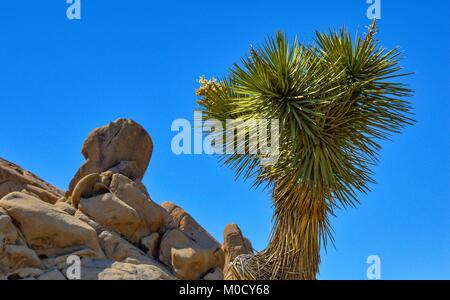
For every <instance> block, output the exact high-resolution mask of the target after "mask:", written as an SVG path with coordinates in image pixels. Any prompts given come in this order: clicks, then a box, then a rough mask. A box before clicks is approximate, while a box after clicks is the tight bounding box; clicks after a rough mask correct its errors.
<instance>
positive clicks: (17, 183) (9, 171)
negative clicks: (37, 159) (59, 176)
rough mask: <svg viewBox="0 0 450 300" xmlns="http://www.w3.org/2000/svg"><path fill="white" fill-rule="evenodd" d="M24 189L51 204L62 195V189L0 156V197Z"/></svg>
mask: <svg viewBox="0 0 450 300" xmlns="http://www.w3.org/2000/svg"><path fill="white" fill-rule="evenodd" d="M24 190H25V191H27V192H29V193H32V194H34V195H36V196H37V197H38V198H39V199H41V200H42V201H45V202H48V203H52V204H53V203H55V202H56V201H57V200H58V199H59V198H61V197H62V196H63V195H64V192H63V191H61V190H60V189H58V188H56V187H54V186H52V185H51V184H49V183H47V182H45V181H44V180H42V179H40V178H39V177H37V176H36V175H34V174H33V173H31V172H28V171H26V170H24V169H22V168H21V167H19V166H18V165H15V164H13V163H11V162H9V161H7V160H4V159H2V158H0V199H1V198H3V197H4V196H6V195H8V194H9V193H11V192H17V191H19V192H20V191H24Z"/></svg>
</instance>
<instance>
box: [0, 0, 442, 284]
mask: <svg viewBox="0 0 450 300" xmlns="http://www.w3.org/2000/svg"><path fill="white" fill-rule="evenodd" d="M381 1H382V2H381V9H382V10H381V13H382V15H381V17H382V19H381V20H380V21H379V35H378V38H379V40H380V41H381V44H383V45H384V46H386V47H395V46H400V47H401V49H402V50H403V52H404V60H403V62H402V64H403V66H404V67H405V69H406V70H407V71H414V72H416V74H415V75H414V76H411V77H410V78H408V79H406V82H408V83H409V84H410V85H411V87H412V88H413V89H414V90H415V91H416V93H415V96H414V98H412V99H411V101H412V102H413V105H414V107H415V113H416V119H417V121H418V122H417V124H416V125H415V126H414V127H409V128H407V129H406V130H404V132H403V133H402V134H401V135H396V136H394V137H393V140H392V141H390V142H384V143H383V146H384V149H383V151H382V152H381V160H380V164H379V166H378V167H377V168H376V169H375V171H376V180H377V181H378V184H377V185H373V186H371V189H372V192H371V193H370V194H369V195H361V197H360V201H361V202H362V205H361V206H360V207H358V208H356V209H348V210H344V211H340V212H339V213H338V216H337V218H334V219H333V220H332V224H333V226H334V229H335V238H336V248H332V247H330V248H328V252H327V253H325V252H324V253H323V256H322V261H323V262H322V265H321V273H320V278H322V279H365V278H366V269H367V267H368V265H367V264H366V258H367V257H368V256H369V255H372V254H375V255H379V256H380V258H381V262H382V271H381V273H382V274H381V276H382V278H384V279H420V278H424V279H442V278H446V279H450V201H449V200H450V188H449V186H450V175H449V174H450V158H449V148H450V147H449V146H450V143H449V133H450V132H449V129H450V126H449V125H450V118H449V114H450V104H449V103H450V102H449V101H450V99H449V98H450V97H449V96H450V88H449V83H450V76H449V67H450V64H449V62H450V61H449V56H448V54H449V50H450V43H449V36H450V30H449V29H450V28H449V27H450V26H449V22H448V17H449V15H448V14H449V11H450V9H449V8H450V4H449V3H448V1H420V2H419V1H406V0H403V1H387V0H381ZM50 2H51V3H50ZM81 5H82V6H81V7H82V12H81V17H82V19H81V20H72V21H70V20H68V19H67V18H66V8H67V7H68V5H67V4H66V3H65V1H64V0H58V1H43V0H42V1H4V3H2V5H1V10H0V39H1V42H0V107H1V122H0V132H1V135H2V142H1V143H0V157H3V158H6V159H8V160H11V161H13V162H16V163H18V164H20V165H21V166H23V167H24V168H26V169H29V170H31V171H33V172H35V173H36V174H38V175H39V176H41V177H43V178H44V179H46V180H47V181H49V182H51V183H53V184H55V185H57V186H58V187H60V188H63V189H65V188H66V187H67V185H68V183H69V181H70V179H71V178H72V176H73V174H74V173H75V171H76V169H77V168H78V166H79V165H80V164H81V163H82V162H83V160H84V159H83V157H82V155H81V154H80V150H81V145H82V142H83V140H84V139H85V138H86V136H87V135H88V134H89V132H90V131H91V130H92V129H93V128H95V127H99V126H102V125H104V124H107V123H108V122H110V121H113V120H115V119H117V118H119V117H126V118H132V119H134V120H136V121H137V122H139V123H140V124H142V125H143V126H144V127H145V128H146V129H147V130H148V132H149V133H150V134H151V136H152V138H153V140H154V144H155V149H154V153H153V157H152V161H151V164H150V166H149V169H148V171H147V174H146V176H145V179H144V183H145V184H146V185H147V187H148V190H149V192H150V194H151V196H152V198H153V199H154V200H155V201H157V202H164V201H168V200H170V201H173V202H175V203H177V204H179V205H181V206H182V207H184V208H185V209H186V210H187V211H188V212H189V213H191V214H192V215H193V216H194V217H195V218H196V219H197V220H198V221H199V222H200V223H201V224H202V225H203V226H204V227H205V228H206V229H207V230H208V231H210V232H211V233H212V234H213V235H214V236H215V237H216V238H217V239H218V240H220V241H221V240H222V230H223V228H224V227H225V225H226V224H227V223H230V222H235V223H238V224H239V226H240V227H241V228H242V230H243V231H244V233H245V235H247V236H248V237H249V238H250V239H251V241H252V242H253V244H254V246H255V248H256V249H259V250H261V249H263V248H264V247H265V245H266V244H267V239H268V235H269V231H270V228H271V223H270V222H271V215H272V209H271V202H270V197H269V195H268V193H267V192H264V191H261V190H250V185H251V182H242V181H237V182H235V181H234V177H233V176H234V175H233V173H232V172H231V171H230V170H229V169H227V168H225V167H220V166H219V165H218V163H217V160H216V158H214V157H210V156H206V155H195V156H194V155H185V156H175V155H174V154H172V152H171V149H170V142H171V139H172V137H173V136H174V133H173V132H171V130H170V127H171V123H172V121H173V120H174V119H177V118H187V119H192V118H193V110H194V109H195V108H196V104H195V101H196V96H195V93H194V91H195V89H196V88H197V86H198V83H197V79H198V78H199V76H200V75H202V74H204V75H206V76H207V77H210V76H222V75H224V74H226V72H227V70H228V68H229V67H230V66H231V64H232V63H234V62H238V60H239V59H240V57H241V56H242V55H244V54H245V53H246V52H247V50H248V47H249V44H258V43H260V42H261V41H262V40H263V39H264V38H265V37H266V36H267V35H272V34H273V33H274V32H276V31H277V30H280V29H281V30H283V31H285V32H286V33H287V34H288V35H289V36H294V35H296V34H298V35H299V37H300V40H301V41H302V42H305V43H309V42H311V41H312V37H313V34H314V31H315V30H319V31H323V30H327V29H328V28H340V27H341V26H346V27H347V28H348V29H349V30H351V32H356V31H357V30H359V31H360V32H364V29H365V26H366V25H368V24H369V23H370V21H369V20H368V19H367V17H366V9H367V7H368V5H367V4H366V1H365V0H353V1H331V0H330V1H325V0H322V1H282V0H279V1H276V2H267V3H266V2H264V1H243V0H241V1H158V2H155V1H148V0H147V1H144V0H139V1H106V0H104V1H99V0H95V1H94V0H82V3H81Z"/></svg>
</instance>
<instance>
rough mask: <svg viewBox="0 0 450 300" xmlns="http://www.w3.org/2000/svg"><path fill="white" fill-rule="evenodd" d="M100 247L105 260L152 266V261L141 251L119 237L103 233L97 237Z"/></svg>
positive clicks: (107, 232) (110, 233)
mask: <svg viewBox="0 0 450 300" xmlns="http://www.w3.org/2000/svg"><path fill="white" fill-rule="evenodd" d="M98 238H99V241H100V245H101V247H102V249H103V251H104V252H105V255H106V257H107V258H109V259H111V260H114V261H118V262H130V261H131V262H134V263H137V264H145V263H149V264H153V263H154V260H153V259H151V258H150V257H148V256H146V255H145V254H144V253H143V252H142V251H141V250H139V249H138V248H136V247H135V246H133V245H132V244H130V243H129V242H127V241H126V240H124V239H122V238H121V237H120V236H119V235H117V234H116V233H113V232H109V231H103V232H102V233H101V234H100V235H99V236H98Z"/></svg>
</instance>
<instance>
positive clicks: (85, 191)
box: [72, 172, 170, 244]
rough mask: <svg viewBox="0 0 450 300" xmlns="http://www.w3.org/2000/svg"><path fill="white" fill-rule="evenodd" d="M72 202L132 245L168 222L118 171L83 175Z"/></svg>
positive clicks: (135, 186) (131, 182)
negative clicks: (84, 176)
mask: <svg viewBox="0 0 450 300" xmlns="http://www.w3.org/2000/svg"><path fill="white" fill-rule="evenodd" d="M72 202H73V204H74V206H77V207H78V208H79V210H80V211H81V212H82V213H83V214H84V215H86V216H87V217H88V218H89V219H91V220H93V221H94V222H95V223H97V224H99V225H100V226H101V227H103V228H105V229H109V230H112V231H115V232H118V233H119V234H121V235H122V236H124V237H126V238H127V239H128V240H129V241H131V242H133V243H135V244H137V243H139V242H140V241H141V239H142V238H143V237H145V236H148V235H150V234H152V233H154V232H162V231H164V228H165V227H166V224H167V223H168V222H169V221H170V216H169V214H168V213H167V212H166V211H165V210H164V209H163V208H162V207H160V206H159V205H157V204H156V203H154V202H153V201H152V200H151V198H150V197H149V196H148V195H147V194H146V193H144V192H143V191H142V189H141V188H140V186H139V184H137V183H136V182H134V181H133V180H131V179H129V178H128V177H125V176H124V175H122V174H119V173H111V172H105V173H102V174H90V175H88V176H86V178H83V179H82V180H81V181H80V182H79V184H78V185H77V186H76V187H75V189H74V192H73V193H72Z"/></svg>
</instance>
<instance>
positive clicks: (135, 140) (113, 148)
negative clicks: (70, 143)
mask: <svg viewBox="0 0 450 300" xmlns="http://www.w3.org/2000/svg"><path fill="white" fill-rule="evenodd" d="M152 152H153V142H152V139H151V138H150V135H149V134H148V133H147V132H146V131H145V129H144V128H142V127H141V126H140V125H139V124H137V123H136V122H134V121H132V120H127V119H119V120H117V121H115V122H112V123H110V124H109V125H106V126H103V127H100V128H97V129H95V130H94V131H93V132H92V133H91V134H90V135H89V136H88V138H87V139H86V141H85V142H84V143H83V148H82V150H81V153H82V154H83V155H84V157H85V158H86V162H85V163H84V164H83V165H82V166H81V167H80V169H78V171H77V172H76V174H75V177H74V178H73V179H72V181H71V182H70V185H69V191H68V192H69V194H70V193H71V192H72V191H73V189H74V188H75V186H76V185H77V183H78V181H80V180H81V179H82V178H84V177H85V176H86V175H89V174H92V173H102V172H105V171H108V170H111V171H112V172H115V173H120V174H123V175H125V176H127V177H129V178H131V179H132V180H136V179H137V180H141V179H142V177H144V173H145V171H146V170H147V167H148V164H149V162H150V157H151V155H152Z"/></svg>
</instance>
